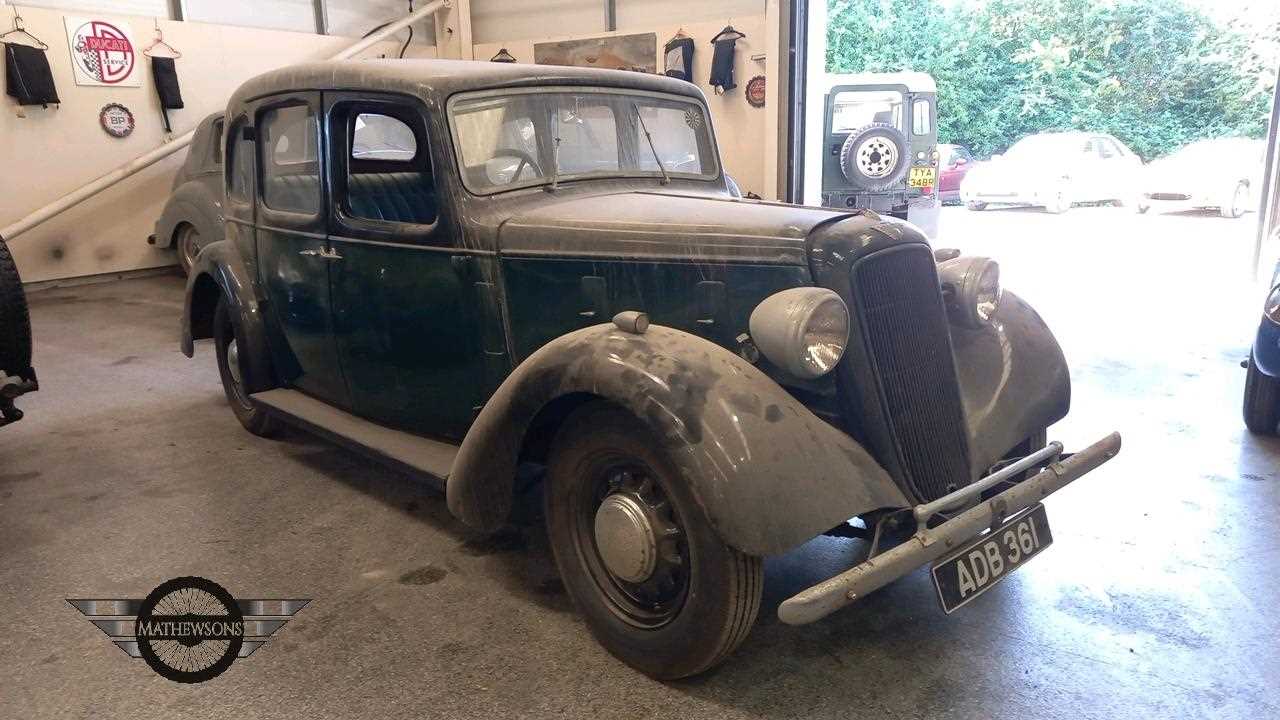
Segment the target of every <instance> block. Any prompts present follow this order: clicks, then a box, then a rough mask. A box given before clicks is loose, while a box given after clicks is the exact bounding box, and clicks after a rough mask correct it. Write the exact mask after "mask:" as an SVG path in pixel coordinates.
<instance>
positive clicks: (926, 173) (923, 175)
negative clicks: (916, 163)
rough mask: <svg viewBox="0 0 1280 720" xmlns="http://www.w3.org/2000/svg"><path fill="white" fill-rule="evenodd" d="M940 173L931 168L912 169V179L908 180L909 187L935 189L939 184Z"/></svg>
mask: <svg viewBox="0 0 1280 720" xmlns="http://www.w3.org/2000/svg"><path fill="white" fill-rule="evenodd" d="M937 178H938V171H937V170H935V169H933V168H931V167H913V168H911V177H910V178H909V179H908V180H907V185H908V186H909V187H933V186H934V185H936V184H937Z"/></svg>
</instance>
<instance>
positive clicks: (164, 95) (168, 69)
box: [151, 56, 182, 110]
mask: <svg viewBox="0 0 1280 720" xmlns="http://www.w3.org/2000/svg"><path fill="white" fill-rule="evenodd" d="M151 76H152V77H153V78H154V79H155V82H156V94H157V95H159V96H160V107H162V108H164V109H165V110H181V109H182V90H181V89H180V88H179V87H178V70H177V68H176V67H175V66H174V63H173V58H168V57H158V56H153V57H152V58H151Z"/></svg>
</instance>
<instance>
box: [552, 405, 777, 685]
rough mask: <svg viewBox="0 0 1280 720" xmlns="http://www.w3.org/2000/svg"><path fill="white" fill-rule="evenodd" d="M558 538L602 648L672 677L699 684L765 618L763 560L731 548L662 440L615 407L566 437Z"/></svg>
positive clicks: (559, 460) (556, 491) (599, 410)
mask: <svg viewBox="0 0 1280 720" xmlns="http://www.w3.org/2000/svg"><path fill="white" fill-rule="evenodd" d="M547 483H548V487H547V488H546V489H545V492H544V498H545V503H546V517H547V533H548V536H549V538H550V541H551V546H552V549H553V551H554V554H555V558H556V565H557V566H558V567H559V570H560V576H561V577H562V578H563V580H564V584H565V588H566V589H567V590H568V592H569V595H570V596H571V597H572V598H573V600H574V602H575V603H576V605H577V606H578V609H579V611H580V612H581V613H582V614H583V616H584V618H585V619H586V622H587V626H588V627H589V628H590V629H591V632H592V634H593V635H595V637H596V639H597V640H598V641H599V642H600V644H601V645H603V646H604V647H605V648H606V649H607V650H608V651H609V652H611V653H613V654H614V655H615V656H617V657H618V658H619V659H621V660H622V661H623V662H625V663H627V664H628V665H630V666H632V667H634V668H636V669H638V670H640V671H641V672H644V673H646V674H648V675H650V676H652V677H655V678H658V679H664V680H672V679H676V678H682V677H687V676H690V675H696V674H698V673H701V672H703V671H706V670H708V669H710V668H712V667H714V666H715V665H717V664H718V663H720V662H721V661H723V660H724V659H725V658H726V657H727V656H728V655H729V653H731V652H733V650H734V649H735V648H736V647H738V645H739V644H741V643H742V641H743V639H744V638H746V636H747V633H748V632H749V631H750V629H751V626H752V625H753V624H754V623H755V619H756V614H757V612H758V611H759V609H760V594H761V590H762V587H763V580H764V573H763V570H762V567H761V562H760V559H759V558H757V557H752V556H749V555H745V554H743V553H741V552H739V551H737V550H735V549H733V548H731V547H729V546H728V545H725V544H724V542H722V541H721V540H720V538H719V536H718V535H716V533H715V531H713V530H712V529H711V526H710V523H708V521H707V518H706V516H705V515H704V513H703V511H702V509H701V508H700V507H699V506H698V503H697V502H696V501H695V500H694V498H693V495H692V493H691V492H690V490H689V488H688V487H686V486H685V484H684V483H683V482H681V481H680V479H679V475H678V474H677V472H676V470H675V467H674V464H673V463H672V462H671V460H670V458H669V457H668V456H667V455H666V453H665V452H664V451H663V450H661V443H660V442H659V441H658V439H657V438H655V437H653V434H652V433H651V432H650V431H649V429H648V428H647V427H646V426H645V425H644V424H643V423H641V422H640V421H638V420H637V419H635V418H634V417H633V416H631V415H630V414H628V413H626V412H625V411H623V410H621V409H619V408H617V407H615V406H613V405H610V404H608V403H605V402H591V403H589V404H587V405H584V406H582V407H581V408H579V409H578V410H576V411H575V412H574V413H573V414H572V415H571V416H570V417H569V418H568V419H567V420H566V422H565V424H564V426H563V427H562V428H561V429H560V432H559V433H558V434H557V437H556V442H555V446H554V449H553V450H552V457H551V460H550V466H549V468H548V472H547Z"/></svg>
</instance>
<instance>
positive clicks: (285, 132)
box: [258, 105, 320, 215]
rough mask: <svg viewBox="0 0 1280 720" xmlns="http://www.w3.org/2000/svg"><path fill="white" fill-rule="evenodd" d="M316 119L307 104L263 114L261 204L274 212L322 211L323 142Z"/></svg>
mask: <svg viewBox="0 0 1280 720" xmlns="http://www.w3.org/2000/svg"><path fill="white" fill-rule="evenodd" d="M318 129H319V127H318V125H317V124H316V116H315V114H314V113H313V112H312V110H311V108H309V107H308V106H306V105H289V106H286V107H279V108H272V109H271V110H268V111H266V112H264V113H263V114H262V120H261V123H260V129H259V134H258V137H259V140H258V142H259V145H260V146H261V147H262V201H263V203H265V204H266V206H267V207H269V208H271V209H273V210H284V211H286V212H297V213H307V214H312V215H314V214H316V213H318V212H320V175H319V172H320V165H319V163H318V162H317V158H318V157H319V156H320V142H319V133H318Z"/></svg>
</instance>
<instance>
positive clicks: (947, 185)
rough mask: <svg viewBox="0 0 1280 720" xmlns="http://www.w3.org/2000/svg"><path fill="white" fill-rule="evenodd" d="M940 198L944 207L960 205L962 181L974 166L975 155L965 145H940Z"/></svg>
mask: <svg viewBox="0 0 1280 720" xmlns="http://www.w3.org/2000/svg"><path fill="white" fill-rule="evenodd" d="M938 153H939V154H940V157H939V158H938V168H939V173H938V198H939V199H940V200H942V204H943V205H959V204H960V181H961V180H963V179H964V174H965V173H967V172H969V168H970V167H971V166H972V165H973V155H972V154H970V152H969V148H966V147H965V146H963V145H939V146H938Z"/></svg>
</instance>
